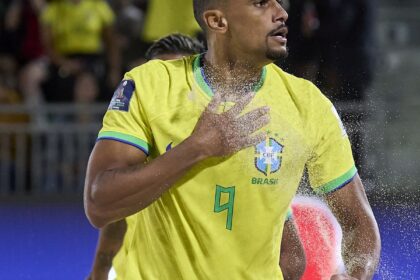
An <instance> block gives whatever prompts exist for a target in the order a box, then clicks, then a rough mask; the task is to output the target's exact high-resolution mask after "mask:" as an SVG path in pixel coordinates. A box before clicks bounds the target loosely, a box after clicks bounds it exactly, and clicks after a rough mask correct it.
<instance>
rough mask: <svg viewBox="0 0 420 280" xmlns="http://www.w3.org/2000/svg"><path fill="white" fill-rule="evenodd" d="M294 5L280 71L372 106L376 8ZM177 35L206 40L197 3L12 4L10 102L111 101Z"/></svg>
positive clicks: (313, 2)
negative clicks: (148, 56)
mask: <svg viewBox="0 0 420 280" xmlns="http://www.w3.org/2000/svg"><path fill="white" fill-rule="evenodd" d="M284 5H285V6H286V8H287V10H288V13H289V20H288V23H287V24H288V27H289V34H288V40H289V43H288V45H289V48H290V55H289V57H288V58H287V59H286V60H285V61H280V62H278V63H279V65H280V66H282V67H283V68H285V69H286V70H287V71H289V72H291V73H293V74H295V75H297V76H301V77H304V78H307V79H309V80H312V81H313V82H315V83H316V84H317V85H318V86H319V87H320V88H321V90H322V91H323V92H324V93H325V94H326V95H327V96H328V97H329V98H330V99H332V100H333V101H356V102H363V100H364V97H365V92H366V89H367V88H368V87H369V84H370V82H371V80H372V76H373V71H374V64H375V63H374V57H375V55H374V53H375V47H374V46H375V45H374V41H373V38H374V36H373V21H374V5H375V4H374V1H365V0H293V1H292V0H286V1H284ZM174 32H178V33H183V34H186V35H189V36H192V37H197V36H198V37H199V38H202V37H203V36H202V33H201V31H200V28H199V26H198V24H197V23H196V22H195V20H194V17H193V12H192V0H170V1H169V0H2V1H1V2H0V104H19V103H21V104H27V105H30V106H37V105H42V104H45V103H54V102H60V103H62V102H67V103H82V104H89V103H92V102H97V101H108V100H109V99H110V98H111V96H112V93H113V90H114V89H115V87H116V86H117V84H118V82H119V81H120V79H121V77H122V75H123V73H124V72H125V71H127V70H129V69H131V68H132V67H134V66H137V65H140V64H142V63H144V62H145V57H144V56H145V52H146V50H147V48H148V47H149V46H150V45H151V43H153V41H155V40H157V39H159V38H161V37H163V36H165V35H168V34H170V33H174ZM361 117H362V116H361V114H360V113H358V114H356V115H354V114H350V115H349V116H344V118H345V119H346V118H349V119H353V120H354V119H356V121H357V120H358V119H360V118H361ZM2 119H4V120H6V119H7V117H5V116H4V114H2V115H1V116H0V121H1V120H2ZM31 121H33V122H37V121H38V120H37V119H36V117H33V118H32V119H31Z"/></svg>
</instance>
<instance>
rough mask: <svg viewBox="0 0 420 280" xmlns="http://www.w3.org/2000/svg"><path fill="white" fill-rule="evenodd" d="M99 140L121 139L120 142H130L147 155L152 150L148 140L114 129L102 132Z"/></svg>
mask: <svg viewBox="0 0 420 280" xmlns="http://www.w3.org/2000/svg"><path fill="white" fill-rule="evenodd" d="M97 140H115V141H119V142H122V143H125V144H129V145H131V146H134V147H136V148H138V149H140V150H142V151H143V152H144V153H146V154H147V155H148V154H149V150H150V145H149V144H148V143H147V142H146V141H144V140H142V139H140V138H137V137H135V136H132V135H128V134H125V133H121V132H114V131H104V132H100V133H99V135H98V139H97Z"/></svg>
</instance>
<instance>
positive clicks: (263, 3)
mask: <svg viewBox="0 0 420 280" xmlns="http://www.w3.org/2000/svg"><path fill="white" fill-rule="evenodd" d="M267 4H268V0H260V1H257V2H255V7H257V8H262V7H265V6H267Z"/></svg>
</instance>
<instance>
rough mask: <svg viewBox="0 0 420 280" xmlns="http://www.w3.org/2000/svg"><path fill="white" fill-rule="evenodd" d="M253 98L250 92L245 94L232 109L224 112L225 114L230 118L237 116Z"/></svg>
mask: <svg viewBox="0 0 420 280" xmlns="http://www.w3.org/2000/svg"><path fill="white" fill-rule="evenodd" d="M253 97H254V93H252V92H251V93H247V94H245V95H244V96H243V97H241V98H240V99H239V101H238V102H236V104H235V105H234V106H233V107H232V108H230V109H229V110H228V111H227V112H226V114H228V115H230V116H232V117H235V116H237V115H239V114H240V113H241V112H242V111H243V110H244V109H245V107H246V106H247V105H248V104H249V103H250V102H251V100H252V98H253Z"/></svg>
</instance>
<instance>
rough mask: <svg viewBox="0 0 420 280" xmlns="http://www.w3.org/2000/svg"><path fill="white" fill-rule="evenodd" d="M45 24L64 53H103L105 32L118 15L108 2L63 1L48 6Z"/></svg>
mask: <svg viewBox="0 0 420 280" xmlns="http://www.w3.org/2000/svg"><path fill="white" fill-rule="evenodd" d="M41 22H42V23H43V24H44V25H47V26H48V27H49V28H50V29H51V31H52V38H53V45H54V48H55V49H56V50H57V51H58V52H59V53H60V54H64V55H69V54H70V55H71V54H100V53H101V52H102V36H103V34H102V31H103V29H104V27H106V26H109V25H111V24H113V22H114V13H113V11H112V10H111V8H110V7H109V5H108V4H107V2H106V1H104V0H82V1H80V2H79V3H73V2H72V1H70V0H62V1H55V2H51V3H49V4H48V5H47V7H46V8H45V10H44V11H43V13H42V15H41Z"/></svg>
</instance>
